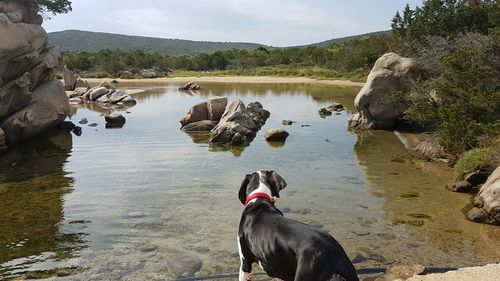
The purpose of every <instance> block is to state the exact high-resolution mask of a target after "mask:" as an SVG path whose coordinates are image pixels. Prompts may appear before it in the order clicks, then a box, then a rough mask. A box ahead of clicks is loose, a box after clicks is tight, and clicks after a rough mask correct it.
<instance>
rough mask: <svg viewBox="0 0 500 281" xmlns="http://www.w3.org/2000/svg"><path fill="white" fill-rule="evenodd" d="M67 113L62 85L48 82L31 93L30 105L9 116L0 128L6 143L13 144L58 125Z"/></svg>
mask: <svg viewBox="0 0 500 281" xmlns="http://www.w3.org/2000/svg"><path fill="white" fill-rule="evenodd" d="M68 112H69V102H68V98H67V96H66V93H65V91H64V87H63V85H62V83H61V82H59V81H58V80H50V81H47V82H45V83H43V84H42V85H40V86H39V87H37V88H36V89H35V90H34V91H33V98H32V101H31V104H30V105H28V106H27V107H25V108H23V109H22V110H19V111H18V112H16V113H15V114H13V115H12V116H10V117H9V118H8V119H7V120H5V121H4V122H3V123H2V124H1V125H0V127H1V128H2V129H3V130H4V131H5V137H6V140H7V142H8V143H9V144H15V143H19V142H22V141H26V140H28V139H30V138H32V137H33V136H35V135H37V134H39V133H41V132H43V131H46V130H48V129H51V128H53V127H55V126H57V125H59V124H60V123H61V122H62V121H64V119H66V117H67V115H68Z"/></svg>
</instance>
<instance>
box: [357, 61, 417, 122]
mask: <svg viewBox="0 0 500 281" xmlns="http://www.w3.org/2000/svg"><path fill="white" fill-rule="evenodd" d="M414 65H415V63H414V61H413V60H412V59H410V58H403V57H401V56H399V55H397V54H395V53H388V54H385V55H383V56H382V57H380V58H379V59H378V60H377V62H376V63H375V65H374V66H373V69H372V71H371V72H370V74H369V75H368V79H367V81H366V84H365V86H364V87H363V88H362V89H361V91H360V92H359V93H358V95H357V96H356V99H355V101H354V105H355V106H356V109H357V110H358V113H356V114H354V115H353V116H352V117H351V118H350V119H349V127H350V128H352V129H360V130H373V129H392V128H393V127H394V126H395V125H396V122H397V120H398V119H399V117H401V115H402V114H403V112H404V110H406V108H405V107H404V106H402V105H397V104H394V103H390V102H388V101H387V99H386V98H387V97H388V96H389V95H391V94H392V93H394V92H395V91H403V90H405V85H406V82H407V79H408V76H409V75H408V74H409V73H410V72H411V70H412V69H413V68H414Z"/></svg>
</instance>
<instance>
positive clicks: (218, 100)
mask: <svg viewBox="0 0 500 281" xmlns="http://www.w3.org/2000/svg"><path fill="white" fill-rule="evenodd" d="M226 106H227V98H226V97H213V98H211V99H209V100H208V103H207V108H208V120H211V121H219V120H220V119H221V117H222V115H223V114H224V111H225V110H226Z"/></svg>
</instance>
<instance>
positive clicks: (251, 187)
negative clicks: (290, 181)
mask: <svg viewBox="0 0 500 281" xmlns="http://www.w3.org/2000/svg"><path fill="white" fill-rule="evenodd" d="M285 187H286V182H285V180H284V179H283V178H282V177H281V176H280V175H279V174H278V173H276V172H275V171H258V172H255V173H252V174H248V175H246V176H245V179H243V182H242V183H241V187H240V192H239V193H238V198H239V199H240V201H241V203H242V204H245V201H246V200H247V198H248V196H249V195H250V194H251V193H252V192H264V193H266V194H268V195H269V196H270V197H272V198H273V201H276V198H279V197H280V191H281V190H282V189H284V188H285Z"/></svg>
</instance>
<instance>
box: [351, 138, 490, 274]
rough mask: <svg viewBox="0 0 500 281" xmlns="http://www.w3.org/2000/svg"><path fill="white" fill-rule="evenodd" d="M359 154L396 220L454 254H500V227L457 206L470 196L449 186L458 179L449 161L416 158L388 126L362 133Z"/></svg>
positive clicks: (375, 191)
mask: <svg viewBox="0 0 500 281" xmlns="http://www.w3.org/2000/svg"><path fill="white" fill-rule="evenodd" d="M355 154H356V157H357V159H358V161H359V164H360V165H361V166H362V167H363V169H364V171H365V173H366V177H367V180H368V183H369V187H370V190H371V192H372V193H373V194H374V195H375V196H382V197H383V198H384V199H385V200H384V204H383V209H384V210H385V211H386V215H387V217H388V220H389V221H390V222H392V224H393V225H402V226H406V227H407V228H409V229H411V230H412V231H417V232H419V233H422V234H424V235H425V236H424V237H426V238H427V239H428V240H429V242H430V243H432V244H433V246H434V247H435V248H436V249H439V250H441V251H444V252H447V253H450V255H449V257H453V256H460V257H461V258H464V257H467V258H468V259H469V260H470V261H471V262H473V261H477V262H478V263H480V262H479V259H478V255H483V256H489V257H491V258H498V257H499V254H500V253H496V254H495V253H494V252H492V249H494V248H492V247H491V246H492V245H499V243H500V229H498V228H495V227H490V226H487V225H477V224H474V223H471V222H469V221H467V220H466V219H465V218H464V215H463V214H462V213H461V210H460V209H459V208H457V207H455V208H453V207H452V206H464V205H466V204H467V202H468V200H469V198H468V196H467V195H463V194H457V193H451V192H449V191H448V190H446V189H445V188H444V185H445V183H447V182H450V181H452V180H453V179H452V175H451V174H450V173H449V168H447V167H446V165H445V164H442V163H435V162H423V161H420V160H418V159H412V158H411V157H410V155H408V153H407V150H406V149H405V148H404V146H403V145H402V144H401V142H400V140H399V139H398V137H397V136H396V135H395V134H394V133H393V132H387V131H373V132H361V133H358V141H357V143H356V146H355ZM444 205H446V206H448V207H445V206H444ZM485 234H487V235H485ZM471 245H475V246H474V247H472V246H471ZM472 248H474V249H473V250H472ZM452 263H453V261H452V259H450V265H451V264H452ZM455 265H456V264H455Z"/></svg>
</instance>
